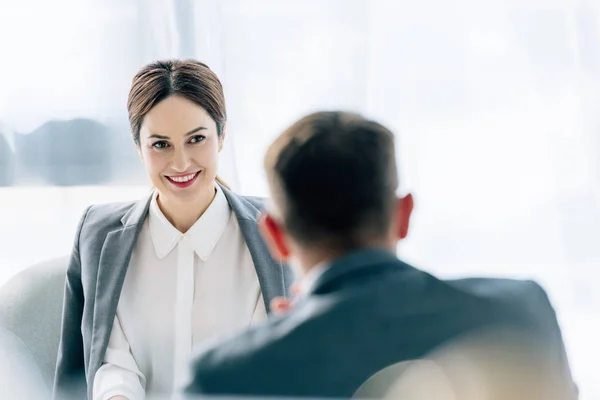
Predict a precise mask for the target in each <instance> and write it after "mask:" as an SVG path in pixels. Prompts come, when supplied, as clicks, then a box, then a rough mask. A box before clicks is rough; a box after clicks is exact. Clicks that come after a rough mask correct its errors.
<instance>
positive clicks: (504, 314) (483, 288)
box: [445, 278, 558, 331]
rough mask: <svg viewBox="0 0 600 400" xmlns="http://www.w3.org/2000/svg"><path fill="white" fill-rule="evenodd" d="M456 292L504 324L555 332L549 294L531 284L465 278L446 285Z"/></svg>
mask: <svg viewBox="0 0 600 400" xmlns="http://www.w3.org/2000/svg"><path fill="white" fill-rule="evenodd" d="M445 282H446V283H447V284H448V285H450V286H451V287H453V288H454V289H455V290H458V291H459V292H461V293H463V294H464V295H467V296H470V297H472V298H474V299H477V301H478V304H482V305H484V307H483V309H487V310H489V311H490V312H492V313H494V314H495V315H497V316H498V317H499V318H502V319H503V320H508V321H509V322H514V323H518V324H521V325H527V326H529V327H531V328H533V329H535V330H536V331H538V330H540V329H541V330H553V331H554V330H556V329H558V326H557V322H556V313H555V311H554V308H553V307H552V304H551V302H550V299H549V297H548V294H547V293H546V291H545V290H544V289H543V288H542V286H540V285H539V284H538V283H537V282H535V281H532V280H518V279H498V278H468V279H457V280H449V281H445Z"/></svg>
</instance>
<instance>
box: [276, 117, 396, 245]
mask: <svg viewBox="0 0 600 400" xmlns="http://www.w3.org/2000/svg"><path fill="white" fill-rule="evenodd" d="M265 170H266V173H267V177H268V180H269V185H270V188H271V195H272V198H273V201H274V202H275V205H276V206H277V208H278V209H279V210H280V212H281V215H279V218H280V219H281V221H280V222H281V223H282V224H283V225H284V226H285V228H286V229H287V231H288V232H289V234H290V235H291V236H292V237H293V238H294V239H295V240H297V241H298V242H299V243H302V244H304V245H309V246H317V247H326V248H330V249H336V250H343V251H347V250H352V249H356V248H360V247H362V246H365V244H367V243H369V242H372V241H375V240H378V239H381V238H382V237H384V235H386V234H387V232H389V229H390V226H391V225H390V224H391V223H392V219H393V214H394V207H395V204H396V189H397V187H398V174H397V170H396V159H395V149H394V135H393V134H392V132H390V131H389V130H388V129H387V128H385V127H384V126H382V125H381V124H379V123H377V122H374V121H370V120H368V119H365V118H363V117H362V116H360V115H358V114H354V113H348V112H339V111H338V112H318V113H314V114H311V115H308V116H306V117H304V118H302V119H300V120H299V121H298V122H296V123H295V124H293V125H292V126H291V127H289V128H288V129H287V130H286V131H285V132H284V133H283V134H282V135H281V136H279V137H278V138H277V139H276V140H275V142H274V143H273V144H272V145H271V146H270V147H269V149H268V151H267V154H266V157H265Z"/></svg>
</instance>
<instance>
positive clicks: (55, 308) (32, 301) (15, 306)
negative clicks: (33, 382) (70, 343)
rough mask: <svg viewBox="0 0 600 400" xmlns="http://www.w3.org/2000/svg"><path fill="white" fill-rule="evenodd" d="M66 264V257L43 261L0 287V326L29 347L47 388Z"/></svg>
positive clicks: (55, 348)
mask: <svg viewBox="0 0 600 400" xmlns="http://www.w3.org/2000/svg"><path fill="white" fill-rule="evenodd" d="M67 265H68V257H62V258H59V259H54V260H51V261H47V262H43V263H40V264H37V265H34V266H32V267H29V268H27V269H26V270H24V271H22V272H20V273H18V274H17V275H16V276H14V277H13V278H12V279H10V280H9V281H8V282H6V283H5V284H4V285H2V286H1V287H0V326H1V327H3V328H4V329H6V330H7V331H8V332H10V333H11V334H13V335H15V336H16V337H17V338H19V339H20V341H21V342H22V343H23V345H24V346H25V347H26V348H27V349H28V350H29V352H30V353H31V355H32V356H33V359H34V360H35V363H36V364H37V366H38V368H39V370H40V372H41V375H42V378H43V381H44V383H45V385H46V386H47V388H48V390H50V389H51V388H52V382H53V381H54V368H55V365H56V356H57V353H58V342H59V340H60V325H61V315H62V304H63V296H64V284H65V276H66V271H67Z"/></svg>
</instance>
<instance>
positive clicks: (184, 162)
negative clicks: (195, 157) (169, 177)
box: [171, 149, 191, 172]
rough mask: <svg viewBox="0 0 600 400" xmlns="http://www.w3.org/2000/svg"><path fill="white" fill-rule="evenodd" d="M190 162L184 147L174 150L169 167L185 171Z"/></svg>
mask: <svg viewBox="0 0 600 400" xmlns="http://www.w3.org/2000/svg"><path fill="white" fill-rule="evenodd" d="M190 164H191V161H190V157H189V155H188V154H187V152H186V151H185V150H184V149H181V150H175V152H174V153H173V160H172V163H171V167H172V168H173V169H174V170H175V171H177V172H185V171H186V170H187V169H188V168H189V166H190Z"/></svg>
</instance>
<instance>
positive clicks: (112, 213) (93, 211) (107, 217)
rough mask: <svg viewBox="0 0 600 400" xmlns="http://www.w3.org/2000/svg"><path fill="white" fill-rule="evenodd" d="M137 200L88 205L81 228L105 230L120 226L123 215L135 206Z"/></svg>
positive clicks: (97, 230)
mask: <svg viewBox="0 0 600 400" xmlns="http://www.w3.org/2000/svg"><path fill="white" fill-rule="evenodd" d="M138 202H139V201H128V202H118V203H105V204H93V205H90V206H89V207H88V208H87V209H86V210H85V212H84V214H83V216H82V219H81V226H82V230H86V231H90V230H91V231H96V232H105V231H112V230H115V229H117V228H119V227H120V226H122V219H123V217H124V216H125V215H126V214H127V213H129V212H130V211H131V210H132V208H134V207H135V206H136V204H137V203H138Z"/></svg>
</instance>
